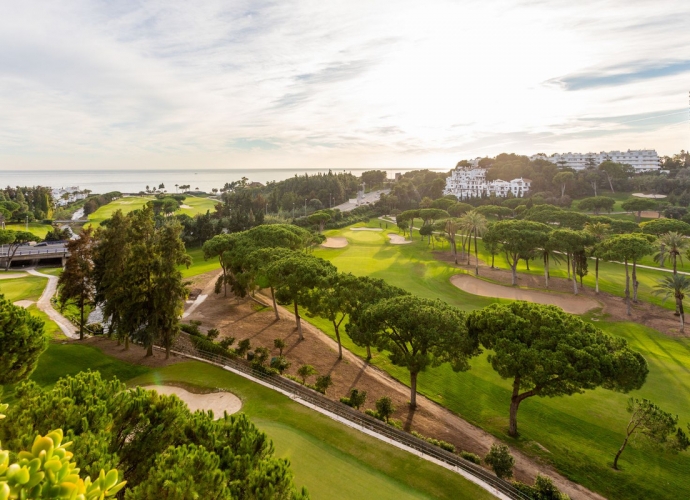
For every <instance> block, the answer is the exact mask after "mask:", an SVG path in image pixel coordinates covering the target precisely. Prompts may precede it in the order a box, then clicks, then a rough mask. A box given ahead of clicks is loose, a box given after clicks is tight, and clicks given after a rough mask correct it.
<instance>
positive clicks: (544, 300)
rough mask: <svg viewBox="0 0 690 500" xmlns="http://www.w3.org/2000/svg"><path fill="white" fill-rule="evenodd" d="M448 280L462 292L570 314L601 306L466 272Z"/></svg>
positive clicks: (581, 312) (597, 303) (578, 297)
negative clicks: (554, 308) (556, 309)
mask: <svg viewBox="0 0 690 500" xmlns="http://www.w3.org/2000/svg"><path fill="white" fill-rule="evenodd" d="M450 282H451V283H452V284H453V285H455V286H456V287H458V288H459V289H460V290H462V291H463V292H467V293H471V294H473V295H481V296H482V297H493V298H497V299H510V300H525V301H527V302H536V303H537V304H546V305H552V306H558V307H560V308H561V309H563V310H564V311H565V312H568V313H571V314H585V313H586V312H587V311H591V310H592V309H596V308H597V307H601V304H599V302H597V301H596V300H594V299H591V298H589V297H582V296H579V295H566V294H560V293H549V292H540V291H537V290H531V289H526V288H518V287H513V286H504V285H499V284H497V283H490V282H488V281H484V280H481V279H479V278H475V277H473V276H470V275H467V274H456V275H455V276H451V278H450Z"/></svg>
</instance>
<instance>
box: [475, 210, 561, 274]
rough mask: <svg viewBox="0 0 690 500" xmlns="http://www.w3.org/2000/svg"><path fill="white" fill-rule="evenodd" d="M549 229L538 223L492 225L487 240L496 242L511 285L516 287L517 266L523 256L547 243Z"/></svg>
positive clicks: (509, 221) (514, 221) (522, 222)
mask: <svg viewBox="0 0 690 500" xmlns="http://www.w3.org/2000/svg"><path fill="white" fill-rule="evenodd" d="M550 232H551V228H550V227H549V226H547V225H546V224H542V223H540V222H532V221H526V220H505V221H500V222H497V223H495V224H493V225H492V226H491V227H490V229H489V230H488V232H487V238H489V240H491V241H495V242H498V244H499V246H500V248H501V250H502V251H503V253H504V254H505V256H506V260H507V261H508V264H509V265H510V269H511V271H512V273H513V281H512V284H513V285H517V265H518V262H519V261H520V259H521V258H523V256H524V255H529V254H531V253H532V252H533V251H534V250H535V249H537V248H542V247H543V246H544V245H545V244H546V242H547V241H548V236H549V233H550Z"/></svg>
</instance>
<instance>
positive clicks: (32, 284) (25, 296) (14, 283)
mask: <svg viewBox="0 0 690 500" xmlns="http://www.w3.org/2000/svg"><path fill="white" fill-rule="evenodd" d="M47 283H48V279H47V278H40V277H38V276H29V275H27V276H26V277H25V278H12V279H5V280H0V293H1V294H4V295H5V298H6V299H8V300H11V301H12V302H17V301H18V300H33V301H36V300H38V299H39V297H40V296H41V294H42V293H43V289H44V288H45V286H46V284H47Z"/></svg>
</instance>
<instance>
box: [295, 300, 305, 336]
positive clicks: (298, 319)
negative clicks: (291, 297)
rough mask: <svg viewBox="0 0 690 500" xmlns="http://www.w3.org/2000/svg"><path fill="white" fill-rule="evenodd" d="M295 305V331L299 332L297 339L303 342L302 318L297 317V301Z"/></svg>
mask: <svg viewBox="0 0 690 500" xmlns="http://www.w3.org/2000/svg"><path fill="white" fill-rule="evenodd" d="M294 304H295V323H297V331H298V332H299V339H300V340H304V335H302V318H300V316H299V309H298V308H297V301H294Z"/></svg>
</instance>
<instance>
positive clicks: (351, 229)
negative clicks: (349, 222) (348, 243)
mask: <svg viewBox="0 0 690 500" xmlns="http://www.w3.org/2000/svg"><path fill="white" fill-rule="evenodd" d="M350 231H376V232H380V231H383V229H381V228H380V227H351V228H350Z"/></svg>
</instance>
